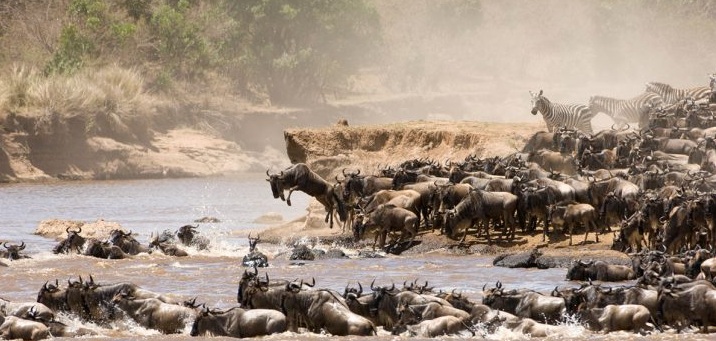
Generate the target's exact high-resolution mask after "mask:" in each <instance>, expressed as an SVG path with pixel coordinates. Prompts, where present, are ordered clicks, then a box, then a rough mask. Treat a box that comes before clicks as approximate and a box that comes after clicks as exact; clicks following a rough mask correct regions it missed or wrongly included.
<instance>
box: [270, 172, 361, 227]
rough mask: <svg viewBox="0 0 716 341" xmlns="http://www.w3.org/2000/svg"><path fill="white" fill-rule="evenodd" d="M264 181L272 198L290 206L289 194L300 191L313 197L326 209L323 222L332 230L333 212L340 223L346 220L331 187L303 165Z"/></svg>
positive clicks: (341, 202)
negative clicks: (286, 193) (268, 186)
mask: <svg viewBox="0 0 716 341" xmlns="http://www.w3.org/2000/svg"><path fill="white" fill-rule="evenodd" d="M266 175H267V176H268V177H269V178H268V179H266V181H268V182H269V184H270V185H271V192H272V193H273V197H274V198H281V200H285V201H286V203H287V204H288V205H289V206H291V193H293V191H302V192H305V193H306V194H308V195H310V196H312V197H314V198H315V199H316V200H318V202H320V203H321V204H322V205H323V207H324V208H325V209H326V219H325V222H326V223H329V227H331V228H333V211H334V209H335V210H336V211H337V212H338V217H339V219H340V220H341V221H345V219H346V214H347V213H346V208H345V205H344V203H343V200H341V198H340V197H339V196H338V193H335V190H334V189H335V188H334V186H333V185H331V184H330V183H328V181H326V180H325V179H323V178H322V177H321V176H320V175H318V174H316V173H315V172H314V171H312V170H311V169H310V168H308V166H307V165H306V164H305V163H297V164H295V165H293V166H290V167H288V168H286V169H285V170H283V171H281V172H280V173H279V174H269V172H268V170H267V171H266ZM285 189H288V196H287V197H285V198H284V190H285Z"/></svg>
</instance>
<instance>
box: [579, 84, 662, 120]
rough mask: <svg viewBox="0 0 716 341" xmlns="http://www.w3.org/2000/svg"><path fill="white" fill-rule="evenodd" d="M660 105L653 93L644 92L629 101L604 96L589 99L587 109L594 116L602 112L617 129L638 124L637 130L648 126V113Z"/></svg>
mask: <svg viewBox="0 0 716 341" xmlns="http://www.w3.org/2000/svg"><path fill="white" fill-rule="evenodd" d="M661 104H662V101H661V97H660V96H659V95H657V94H655V93H651V92H645V93H643V94H641V95H639V96H636V97H633V98H630V99H617V98H611V97H605V96H592V97H590V98H589V109H590V110H591V111H592V112H594V113H595V115H596V114H598V113H600V112H602V113H604V114H606V115H608V116H609V117H611V118H612V120H613V121H614V123H615V124H616V125H617V128H619V129H621V128H623V127H624V125H627V124H630V123H638V124H639V128H644V127H647V126H648V125H649V112H650V111H651V109H652V108H654V107H658V106H660V105H661Z"/></svg>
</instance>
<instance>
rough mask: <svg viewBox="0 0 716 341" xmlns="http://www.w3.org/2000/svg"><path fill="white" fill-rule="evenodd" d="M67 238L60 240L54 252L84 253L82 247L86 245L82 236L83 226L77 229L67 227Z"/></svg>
mask: <svg viewBox="0 0 716 341" xmlns="http://www.w3.org/2000/svg"><path fill="white" fill-rule="evenodd" d="M65 231H66V232H67V238H65V239H63V240H62V241H60V242H59V243H58V244H57V245H56V246H55V247H54V248H53V249H52V252H53V253H55V254H58V253H69V252H75V253H82V248H83V247H84V245H85V238H84V237H82V236H80V233H82V228H81V227H79V228H77V231H70V228H69V227H68V228H66V229H65Z"/></svg>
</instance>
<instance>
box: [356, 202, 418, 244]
mask: <svg viewBox="0 0 716 341" xmlns="http://www.w3.org/2000/svg"><path fill="white" fill-rule="evenodd" d="M371 227H377V228H378V229H377V231H376V232H375V240H374V242H373V248H375V246H376V243H377V242H378V240H379V239H380V245H378V246H379V247H380V248H383V246H384V244H385V239H386V236H387V234H388V233H390V232H398V233H400V237H398V238H397V239H396V240H395V241H394V243H391V244H396V245H397V244H399V242H404V241H410V243H411V244H412V242H413V240H415V236H416V235H417V233H418V216H417V215H416V214H415V213H413V212H411V211H409V210H407V209H405V208H402V207H397V206H395V205H390V204H382V205H379V206H378V207H377V208H376V209H375V210H374V211H372V212H369V213H367V214H365V217H364V219H363V221H362V222H361V221H356V225H355V226H354V231H353V233H354V237H355V239H356V240H359V239H360V238H362V237H363V235H364V233H365V231H366V229H367V228H371Z"/></svg>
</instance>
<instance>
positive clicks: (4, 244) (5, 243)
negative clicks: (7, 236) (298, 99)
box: [2, 242, 10, 250]
mask: <svg viewBox="0 0 716 341" xmlns="http://www.w3.org/2000/svg"><path fill="white" fill-rule="evenodd" d="M2 246H4V247H5V248H6V249H8V250H9V249H10V248H9V247H7V242H4V243H2Z"/></svg>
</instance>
